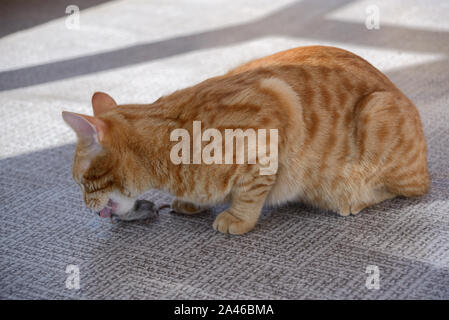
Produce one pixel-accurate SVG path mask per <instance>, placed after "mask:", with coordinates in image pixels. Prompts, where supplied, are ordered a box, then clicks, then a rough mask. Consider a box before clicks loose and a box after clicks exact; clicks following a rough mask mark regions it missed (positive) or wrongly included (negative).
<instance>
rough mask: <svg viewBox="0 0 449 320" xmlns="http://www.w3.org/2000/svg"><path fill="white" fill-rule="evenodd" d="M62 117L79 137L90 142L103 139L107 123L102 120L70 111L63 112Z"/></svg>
mask: <svg viewBox="0 0 449 320" xmlns="http://www.w3.org/2000/svg"><path fill="white" fill-rule="evenodd" d="M62 118H63V119H64V121H65V122H66V123H67V124H68V125H69V126H70V127H71V128H72V129H73V130H74V131H75V132H76V134H77V136H78V139H80V140H84V141H88V142H91V141H97V142H102V141H103V139H104V135H105V132H106V123H104V122H103V121H102V120H100V119H98V118H95V117H92V116H87V115H84V114H79V113H73V112H68V111H63V112H62Z"/></svg>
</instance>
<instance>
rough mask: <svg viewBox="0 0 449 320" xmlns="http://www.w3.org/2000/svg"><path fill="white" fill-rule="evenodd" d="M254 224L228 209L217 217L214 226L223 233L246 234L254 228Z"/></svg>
mask: <svg viewBox="0 0 449 320" xmlns="http://www.w3.org/2000/svg"><path fill="white" fill-rule="evenodd" d="M254 225H255V223H251V222H248V221H245V220H241V219H239V218H237V217H235V216H233V215H232V214H230V213H229V212H228V211H223V212H222V213H220V214H219V215H218V216H217V218H216V219H215V221H214V224H213V227H214V229H215V230H217V231H220V232H222V233H230V234H244V233H247V232H248V231H250V230H251V229H252V228H254Z"/></svg>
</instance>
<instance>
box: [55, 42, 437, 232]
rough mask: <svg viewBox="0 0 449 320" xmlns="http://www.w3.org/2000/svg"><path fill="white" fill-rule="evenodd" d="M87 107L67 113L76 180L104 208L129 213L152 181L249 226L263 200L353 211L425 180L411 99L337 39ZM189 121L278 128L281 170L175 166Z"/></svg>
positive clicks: (224, 225) (411, 192) (222, 224)
mask: <svg viewBox="0 0 449 320" xmlns="http://www.w3.org/2000/svg"><path fill="white" fill-rule="evenodd" d="M92 106H93V113H94V116H87V115H80V114H75V113H70V112H63V118H64V120H65V121H66V122H67V123H68V124H69V125H70V126H71V127H72V128H73V129H74V131H75V132H76V133H77V136H78V144H77V147H76V153H75V159H74V165H73V176H74V179H75V181H76V182H77V183H78V184H79V185H80V187H81V189H82V190H83V192H84V202H85V204H86V205H87V206H88V207H90V208H92V209H94V210H97V211H100V213H101V215H102V216H109V215H111V214H114V215H117V216H119V217H120V215H124V214H126V213H129V212H130V211H132V210H133V207H134V204H135V202H136V199H137V197H138V196H139V195H141V194H142V193H143V192H145V191H147V190H149V189H151V188H157V189H160V190H164V191H166V192H169V193H171V194H173V195H174V196H176V198H175V200H174V201H173V203H172V208H173V209H174V210H175V211H178V212H183V213H188V214H193V213H196V212H200V211H203V210H204V209H206V208H208V207H210V206H213V205H214V204H217V203H223V202H230V203H231V206H230V208H229V209H228V210H226V211H223V212H221V213H220V214H219V215H218V216H217V217H216V219H215V222H214V224H213V227H214V229H216V230H218V231H220V232H223V233H231V234H243V233H245V232H248V231H249V230H251V229H252V228H253V227H254V225H255V224H256V222H257V220H258V218H259V215H260V212H261V209H262V207H263V206H264V204H268V205H280V204H282V203H286V202H288V201H304V202H307V203H310V204H313V205H316V206H318V207H320V208H325V209H330V210H334V211H336V212H338V213H340V214H341V215H343V216H346V215H349V214H350V213H352V214H356V213H358V212H360V211H361V210H362V209H364V208H366V207H368V206H370V205H373V204H375V203H378V202H381V201H383V200H386V199H390V198H393V197H396V196H406V197H410V196H419V195H422V194H424V193H426V192H427V191H428V189H429V174H428V170H427V160H426V141H425V139H424V135H423V131H422V128H421V121H420V117H419V114H418V111H417V109H416V107H415V106H414V105H413V103H412V102H411V101H410V100H409V99H408V98H407V97H405V96H404V94H403V93H402V92H401V91H399V89H397V88H396V87H395V86H394V84H393V83H391V82H390V80H389V79H388V78H387V77H386V76H385V75H383V74H382V73H381V72H380V71H379V70H377V69H376V68H374V67H373V66H372V65H371V64H369V63H368V62H367V61H365V60H363V59H362V58H360V57H358V56H356V55H354V54H352V53H350V52H348V51H345V50H342V49H338V48H333V47H324V46H311V47H300V48H295V49H291V50H287V51H283V52H280V53H277V54H274V55H271V56H268V57H264V58H261V59H258V60H254V61H251V62H249V63H247V64H244V65H242V66H240V67H238V68H236V69H234V70H231V71H230V72H228V73H227V74H225V75H223V76H219V77H215V78H211V79H208V80H206V81H204V82H201V83H199V84H197V85H195V86H193V87H190V88H186V89H183V90H179V91H176V92H174V93H173V94H171V95H168V96H164V97H161V98H160V99H158V100H157V101H155V102H154V103H152V104H146V105H135V104H130V105H120V106H118V105H117V104H116V103H115V101H114V100H113V99H112V98H111V97H110V96H108V95H107V94H105V93H95V94H94V96H93V97H92ZM193 121H201V125H202V129H203V130H205V129H208V128H215V129H217V130H218V131H219V132H224V130H225V129H227V128H228V129H229V128H231V129H232V128H241V129H242V130H245V129H249V128H252V129H255V130H258V129H267V130H269V129H277V130H278V131H277V132H278V142H277V143H278V145H277V146H278V156H277V158H276V159H277V162H278V168H277V171H276V172H275V174H271V175H262V174H260V172H259V169H260V168H261V166H262V164H261V163H257V162H256V163H255V164H254V163H253V164H249V163H244V164H237V163H233V164H225V163H223V164H216V163H212V164H206V163H204V162H203V163H199V164H183V163H181V164H175V163H173V161H172V160H171V158H170V152H171V149H172V148H173V146H174V145H175V144H176V143H177V142H176V141H171V139H170V134H171V132H173V130H175V129H179V128H183V129H186V130H187V131H188V132H189V133H190V135H192V131H193ZM223 136H224V134H223ZM270 139H271V138H270ZM191 144H193V143H191ZM201 144H202V145H203V146H204V145H205V141H202V142H201ZM190 150H192V148H190ZM223 150H224V149H223ZM189 152H190V151H189ZM234 159H235V157H234Z"/></svg>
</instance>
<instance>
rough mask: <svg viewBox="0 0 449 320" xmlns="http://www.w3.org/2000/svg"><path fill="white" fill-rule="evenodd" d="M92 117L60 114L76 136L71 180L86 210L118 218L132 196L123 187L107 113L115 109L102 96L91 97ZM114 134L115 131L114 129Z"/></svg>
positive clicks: (117, 147) (130, 204)
mask: <svg viewBox="0 0 449 320" xmlns="http://www.w3.org/2000/svg"><path fill="white" fill-rule="evenodd" d="M92 108H93V113H94V116H88V115H83V114H77V113H72V112H67V111H64V112H63V113H62V117H63V119H64V121H65V122H66V123H67V124H68V125H69V126H70V127H71V128H72V129H73V130H74V131H75V133H76V135H77V137H78V143H77V146H76V151H75V157H74V161H73V170H72V173H73V179H74V180H75V182H76V183H77V184H78V185H79V186H80V188H81V190H82V191H83V195H84V203H85V204H86V206H87V207H89V208H91V209H93V210H94V211H96V212H97V213H99V214H100V215H101V216H102V217H107V216H110V215H111V214H117V215H121V214H124V213H126V212H128V211H129V210H131V209H132V207H133V205H134V201H135V196H134V195H132V194H131V192H130V191H129V189H128V188H127V186H126V185H125V181H126V179H125V178H124V176H123V174H124V172H123V171H122V170H121V168H123V167H122V166H121V163H120V162H121V161H122V157H121V156H120V154H121V152H123V148H122V145H121V144H120V141H119V140H120V135H118V134H117V132H115V133H114V126H116V125H115V123H114V122H113V121H111V117H108V116H107V114H108V113H110V112H111V111H113V109H115V108H117V104H116V102H115V101H114V100H113V99H112V98H111V97H110V96H109V95H107V94H106V93H102V92H97V93H95V94H94V95H93V97H92ZM115 131H117V130H115Z"/></svg>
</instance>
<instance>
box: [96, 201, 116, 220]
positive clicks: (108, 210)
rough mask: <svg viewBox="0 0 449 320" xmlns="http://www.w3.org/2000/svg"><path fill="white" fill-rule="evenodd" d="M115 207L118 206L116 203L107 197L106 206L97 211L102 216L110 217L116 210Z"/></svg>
mask: <svg viewBox="0 0 449 320" xmlns="http://www.w3.org/2000/svg"><path fill="white" fill-rule="evenodd" d="M117 208H118V203H117V202H115V201H112V200H111V199H109V200H108V203H107V205H106V207H104V208H103V209H101V210H100V211H99V212H98V215H99V216H100V217H102V218H110V217H111V216H112V215H113V214H114V212H115V211H116V210H117Z"/></svg>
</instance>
